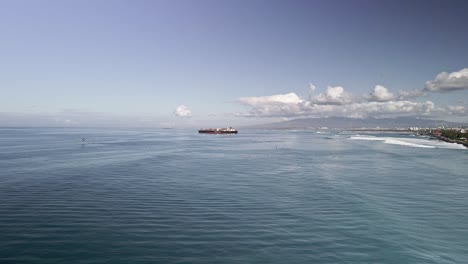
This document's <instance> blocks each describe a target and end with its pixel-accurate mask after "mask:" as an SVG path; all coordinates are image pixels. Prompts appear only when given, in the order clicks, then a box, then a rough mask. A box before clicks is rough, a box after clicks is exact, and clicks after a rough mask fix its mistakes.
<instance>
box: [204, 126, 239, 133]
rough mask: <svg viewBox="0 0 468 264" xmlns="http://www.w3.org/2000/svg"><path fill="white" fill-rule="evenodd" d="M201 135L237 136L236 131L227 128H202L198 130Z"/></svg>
mask: <svg viewBox="0 0 468 264" xmlns="http://www.w3.org/2000/svg"><path fill="white" fill-rule="evenodd" d="M198 133H202V134H237V130H235V129H234V128H232V127H229V128H202V129H200V130H198Z"/></svg>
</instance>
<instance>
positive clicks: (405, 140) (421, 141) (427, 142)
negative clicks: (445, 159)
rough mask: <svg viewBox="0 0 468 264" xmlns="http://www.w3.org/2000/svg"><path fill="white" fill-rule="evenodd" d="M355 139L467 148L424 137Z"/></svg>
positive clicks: (355, 137)
mask: <svg viewBox="0 0 468 264" xmlns="http://www.w3.org/2000/svg"><path fill="white" fill-rule="evenodd" d="M350 139H353V140H369V141H382V142H383V143H385V144H393V145H401V146H408V147H415V148H446V149H466V148H465V147H464V146H463V145H460V144H455V143H447V142H443V141H438V140H437V141H436V140H429V139H423V138H399V137H373V136H351V137H350Z"/></svg>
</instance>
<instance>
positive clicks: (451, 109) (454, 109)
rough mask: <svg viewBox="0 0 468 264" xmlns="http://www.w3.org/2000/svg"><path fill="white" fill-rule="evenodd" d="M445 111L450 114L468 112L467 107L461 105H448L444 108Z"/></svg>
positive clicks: (462, 114) (461, 114)
mask: <svg viewBox="0 0 468 264" xmlns="http://www.w3.org/2000/svg"><path fill="white" fill-rule="evenodd" d="M445 111H446V112H448V113H449V114H451V115H460V116H464V115H466V114H468V109H466V107H464V106H462V105H449V106H447V107H446V108H445Z"/></svg>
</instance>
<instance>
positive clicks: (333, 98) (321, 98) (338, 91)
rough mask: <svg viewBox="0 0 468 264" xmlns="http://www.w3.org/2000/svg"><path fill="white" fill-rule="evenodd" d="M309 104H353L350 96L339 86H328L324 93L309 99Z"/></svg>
mask: <svg viewBox="0 0 468 264" xmlns="http://www.w3.org/2000/svg"><path fill="white" fill-rule="evenodd" d="M310 101H311V103H314V104H321V105H345V104H350V103H352V102H353V97H352V96H351V94H349V93H347V92H345V90H344V88H343V87H341V86H336V87H332V86H328V87H327V90H326V91H325V92H324V93H321V94H319V95H317V96H312V97H311V98H310Z"/></svg>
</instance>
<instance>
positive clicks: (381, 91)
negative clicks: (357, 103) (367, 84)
mask: <svg viewBox="0 0 468 264" xmlns="http://www.w3.org/2000/svg"><path fill="white" fill-rule="evenodd" d="M394 99H395V96H394V95H393V93H391V92H389V91H388V89H387V88H385V87H383V86H382V85H376V86H375V87H374V90H373V91H372V92H371V93H370V94H369V95H368V96H367V100H369V101H375V102H387V101H392V100H394Z"/></svg>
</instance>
